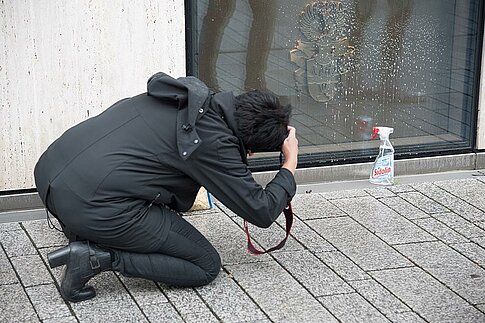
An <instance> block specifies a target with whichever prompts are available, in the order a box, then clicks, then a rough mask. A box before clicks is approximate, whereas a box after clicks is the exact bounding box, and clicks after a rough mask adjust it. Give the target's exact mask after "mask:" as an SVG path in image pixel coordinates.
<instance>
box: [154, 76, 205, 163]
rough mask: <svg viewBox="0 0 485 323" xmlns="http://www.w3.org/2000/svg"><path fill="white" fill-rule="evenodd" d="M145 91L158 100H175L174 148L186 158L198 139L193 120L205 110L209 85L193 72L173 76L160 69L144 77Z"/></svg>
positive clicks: (197, 144)
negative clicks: (191, 74) (192, 74)
mask: <svg viewBox="0 0 485 323" xmlns="http://www.w3.org/2000/svg"><path fill="white" fill-rule="evenodd" d="M147 92H148V95H149V96H152V97H155V98H158V99H160V100H165V101H175V102H177V104H176V105H177V106H178V110H179V111H178V113H177V148H178V153H179V155H180V157H181V158H182V159H184V160H186V159H187V158H189V157H190V155H191V154H192V153H193V152H194V151H195V150H196V149H197V148H198V147H199V146H200V145H201V143H202V140H201V139H200V137H199V134H198V133H197V127H196V122H197V119H198V118H200V117H201V116H202V115H203V114H204V113H205V111H206V110H207V109H206V108H207V105H208V103H209V100H208V99H209V89H208V88H207V86H206V85H205V84H204V83H203V82H202V81H200V80H199V79H197V78H195V77H193V76H188V77H180V78H178V79H174V78H173V77H171V76H169V75H167V74H165V73H163V72H160V73H157V74H155V75H153V76H152V77H150V79H149V80H148V86H147ZM175 102H174V105H175Z"/></svg>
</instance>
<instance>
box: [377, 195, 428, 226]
mask: <svg viewBox="0 0 485 323" xmlns="http://www.w3.org/2000/svg"><path fill="white" fill-rule="evenodd" d="M379 201H380V202H382V203H384V204H385V205H387V206H388V207H390V208H391V209H393V210H394V211H395V212H397V213H398V214H400V215H402V216H403V217H405V218H406V219H409V220H413V219H421V218H427V217H429V214H426V213H425V212H423V211H422V210H420V209H418V208H417V207H415V206H414V205H412V204H411V203H409V202H408V201H406V200H404V199H402V198H400V197H398V196H396V197H386V198H382V199H379Z"/></svg>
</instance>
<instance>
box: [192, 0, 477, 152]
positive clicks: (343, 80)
mask: <svg viewBox="0 0 485 323" xmlns="http://www.w3.org/2000/svg"><path fill="white" fill-rule="evenodd" d="M192 5H193V6H195V12H196V17H197V18H196V26H195V28H194V30H195V32H196V33H197V38H196V39H198V44H196V46H195V48H197V49H196V51H195V53H193V54H194V56H195V57H194V59H195V63H196V66H197V70H198V76H199V77H200V78H201V79H202V80H203V81H205V82H206V83H207V84H208V85H209V86H210V87H211V88H213V89H215V90H223V91H234V92H235V94H237V93H240V92H241V91H245V90H250V89H264V90H268V91H272V92H274V93H276V94H278V95H279V96H280V97H281V100H283V101H284V102H288V103H291V104H292V105H293V107H294V112H293V118H292V124H293V125H294V126H295V127H296V128H297V132H298V136H299V141H300V145H301V146H302V148H301V152H302V153H305V152H307V153H313V154H315V153H324V154H325V156H326V157H325V158H327V159H339V158H343V157H346V158H348V157H369V155H371V154H375V153H377V150H376V147H377V144H378V143H376V142H372V141H371V140H370V137H371V135H372V134H371V129H372V127H373V126H376V125H380V126H390V127H393V128H394V134H393V135H392V142H393V144H394V145H395V147H396V153H397V154H398V155H399V154H410V153H419V152H431V151H436V152H437V151H443V150H452V149H464V148H470V147H471V145H472V139H473V138H472V134H473V131H472V130H473V129H472V127H473V122H474V111H475V109H476V107H475V106H476V102H475V96H474V94H475V88H476V86H475V85H476V84H475V82H476V76H477V73H478V71H477V64H478V55H477V52H478V51H477V48H478V47H479V44H481V42H480V41H479V39H478V38H479V34H480V33H479V32H478V31H479V30H480V26H479V18H480V17H479V12H480V9H481V8H480V6H481V5H480V3H479V1H478V0H468V1H458V0H427V1H417V0H346V1H345V0H342V1H336V0H321V1H308V0H306V1H303V0H292V1H289V0H288V1H282V0H279V1H275V0H266V1H259V0H245V1H230V0H203V1H193V3H192Z"/></svg>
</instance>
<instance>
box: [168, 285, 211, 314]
mask: <svg viewBox="0 0 485 323" xmlns="http://www.w3.org/2000/svg"><path fill="white" fill-rule="evenodd" d="M159 285H160V286H161V287H162V289H163V291H164V292H165V294H166V295H167V297H168V299H169V300H170V303H172V305H173V306H174V307H175V308H176V310H177V311H178V313H180V315H181V316H182V318H183V319H184V320H185V321H191V322H195V321H194V320H199V322H218V319H217V318H216V317H215V316H214V314H213V313H212V312H211V311H210V309H209V308H208V307H207V305H206V304H205V303H204V301H203V300H202V299H201V298H200V297H199V295H198V294H197V293H196V291H195V290H194V289H192V288H177V287H169V286H166V285H162V284H159Z"/></svg>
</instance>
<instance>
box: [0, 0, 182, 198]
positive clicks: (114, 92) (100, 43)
mask: <svg viewBox="0 0 485 323" xmlns="http://www.w3.org/2000/svg"><path fill="white" fill-rule="evenodd" d="M184 28H185V24H184V1H183V0H164V1H159V0H141V1H129V0H114V1H96V0H91V1H88V0H77V1H63V0H0V152H1V153H0V191H7V190H16V189H27V188H32V187H34V181H33V167H34V165H35V162H36V161H37V159H38V157H39V156H40V154H41V153H42V152H43V151H44V150H45V149H46V148H47V146H48V145H49V144H50V143H51V142H53V141H54V140H55V139H56V138H57V137H58V136H59V135H60V134H61V133H63V132H64V131H65V130H66V129H68V128H69V127H71V126H72V125H74V124H77V123H79V122H81V121H82V120H85V119H87V118H89V117H91V116H93V115H96V114H98V113H100V112H101V111H103V110H104V109H106V108H107V107H108V106H109V105H111V104H112V103H114V102H115V101H118V100H119V99H121V98H124V97H127V96H132V95H135V94H138V93H140V92H144V91H145V89H146V81H147V79H148V77H149V76H150V75H152V74H153V73H155V72H158V71H164V72H167V73H169V74H171V75H173V76H182V75H184V74H185V31H184Z"/></svg>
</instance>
